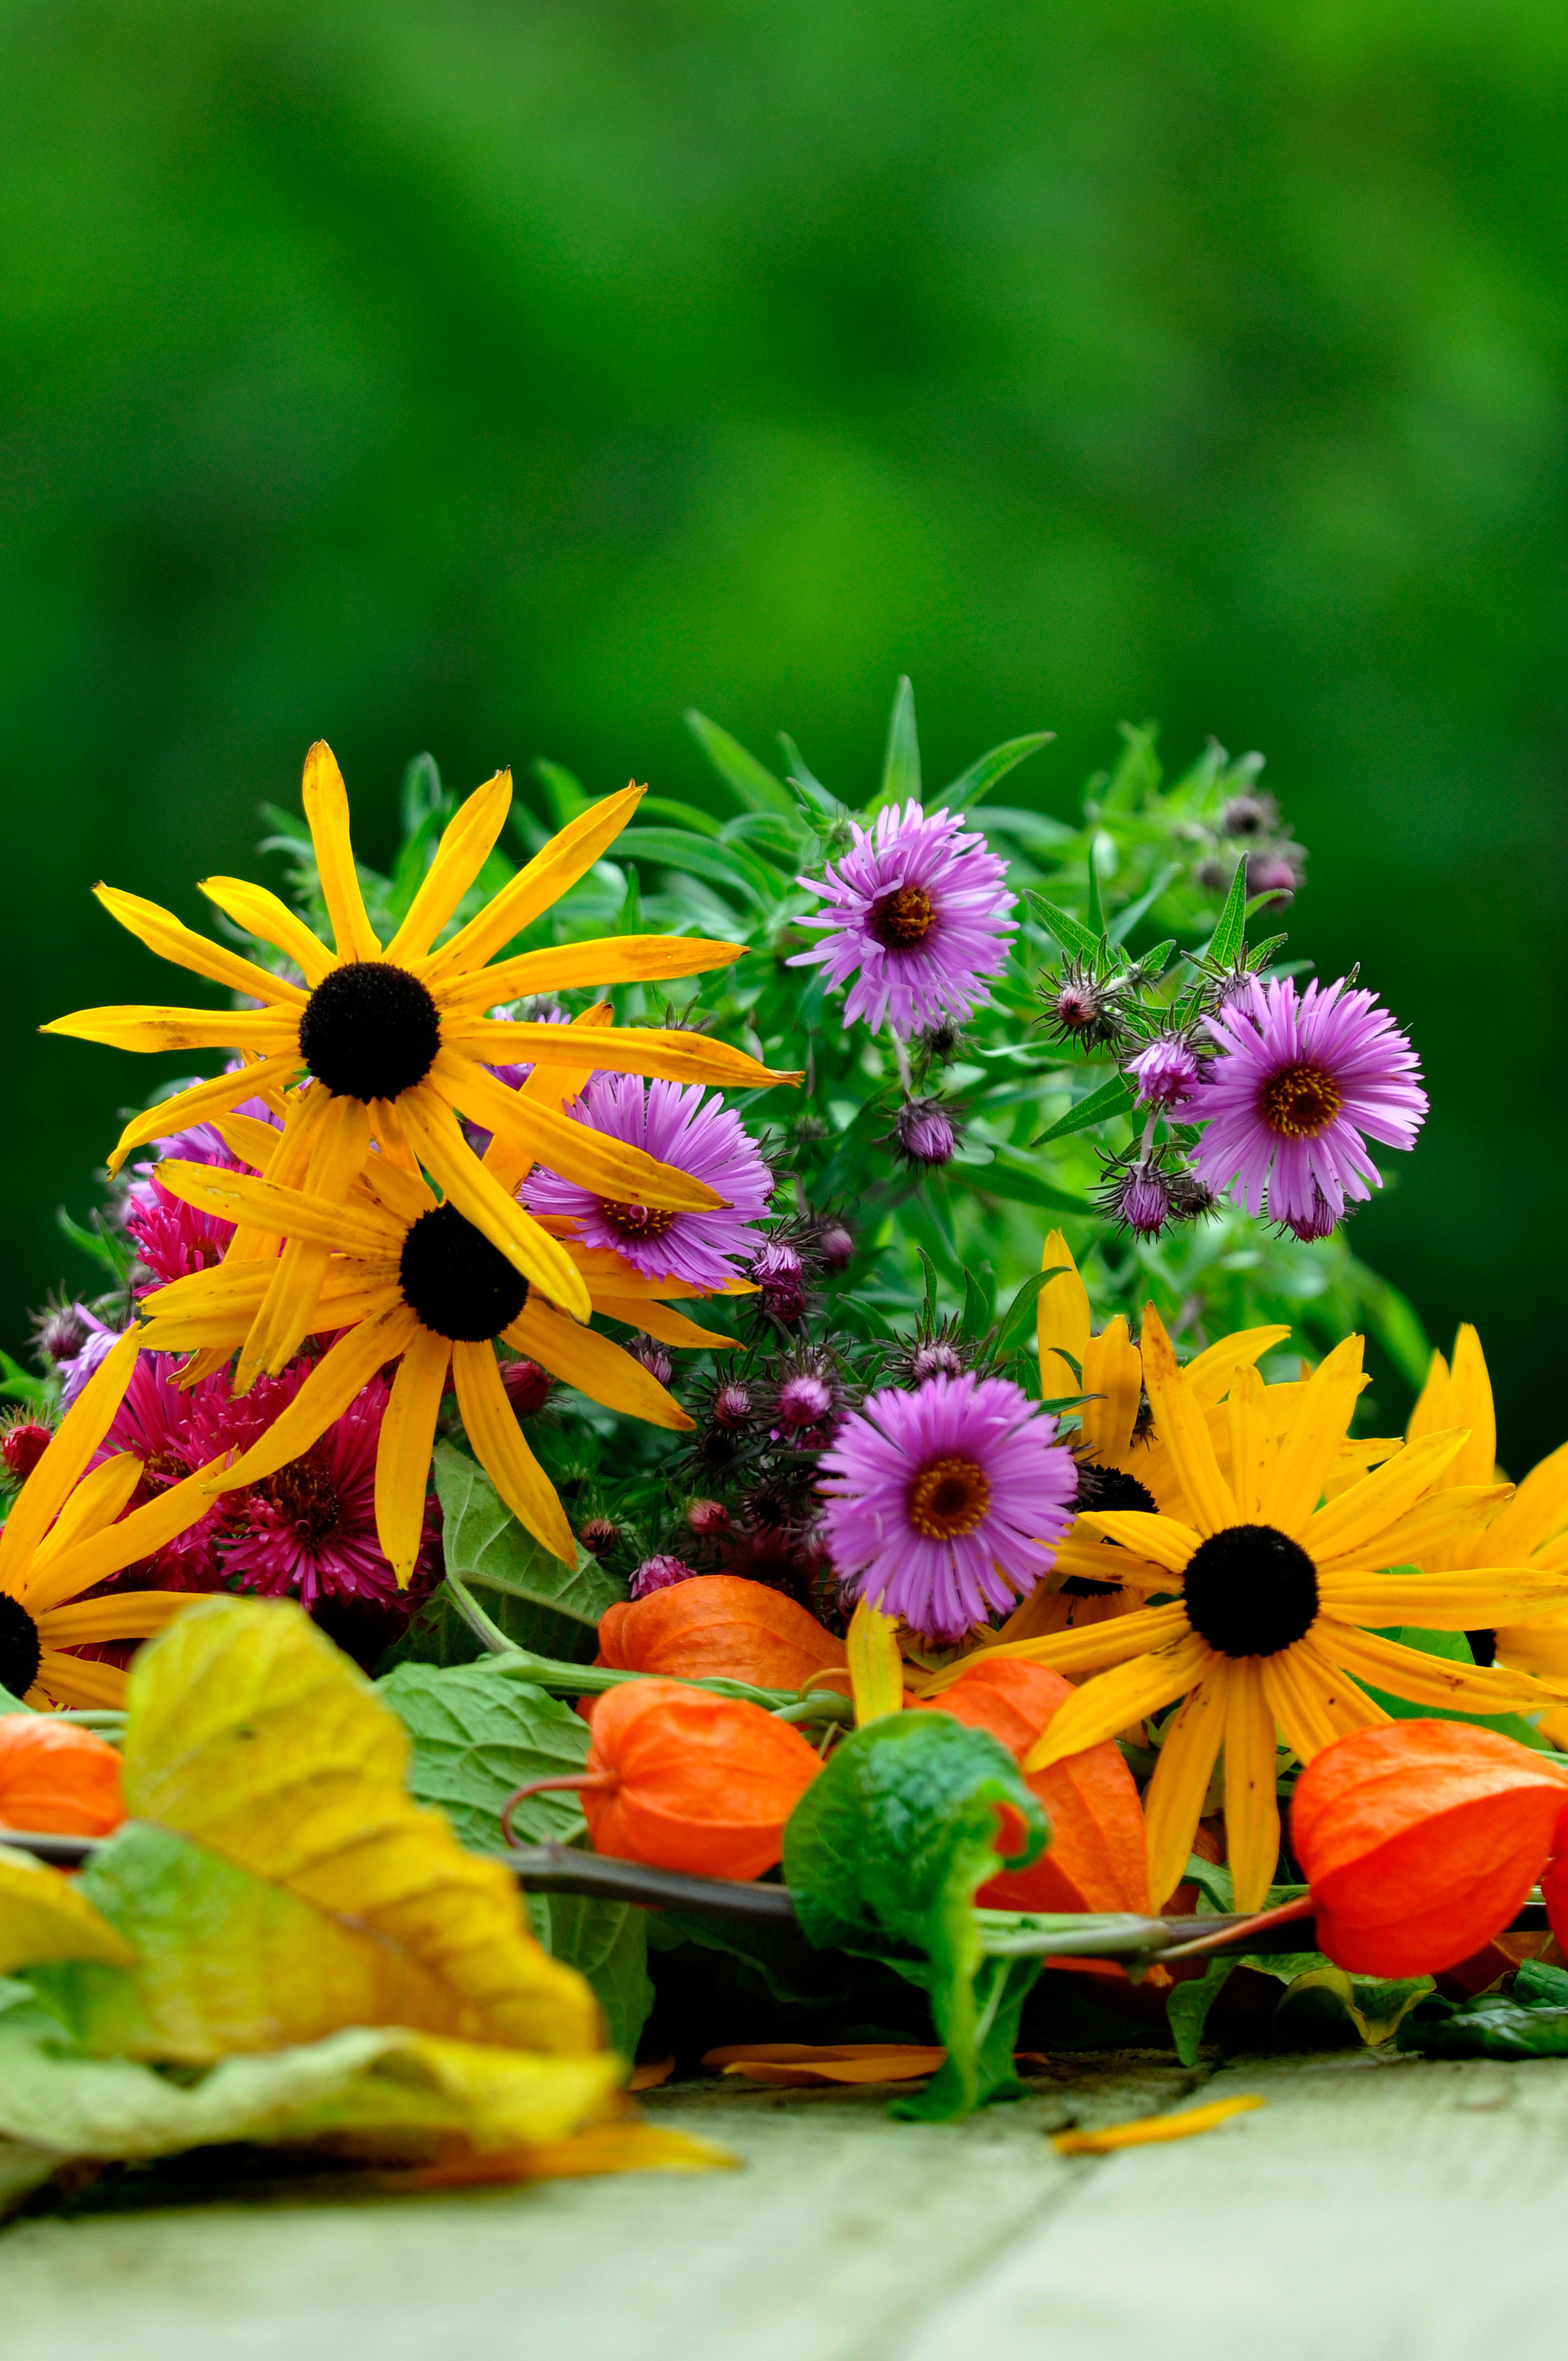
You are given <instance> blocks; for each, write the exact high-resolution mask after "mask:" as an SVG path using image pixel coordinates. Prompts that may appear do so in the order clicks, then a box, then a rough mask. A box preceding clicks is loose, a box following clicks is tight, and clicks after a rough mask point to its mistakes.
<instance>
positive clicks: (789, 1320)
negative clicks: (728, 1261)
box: [751, 1238, 806, 1328]
mask: <svg viewBox="0 0 1568 2361" xmlns="http://www.w3.org/2000/svg"><path fill="white" fill-rule="evenodd" d="M751 1277H752V1278H753V1279H755V1280H756V1282H757V1285H758V1287H759V1289H760V1290H761V1293H760V1294H759V1295H758V1298H757V1308H758V1310H759V1311H760V1312H762V1314H763V1315H764V1317H766V1318H767V1319H770V1320H776V1321H777V1322H778V1323H779V1324H780V1325H781V1326H782V1327H785V1328H793V1327H795V1325H796V1324H797V1323H799V1322H800V1321H802V1320H804V1319H805V1317H806V1269H805V1266H804V1265H803V1263H802V1262H801V1259H800V1256H799V1254H798V1253H797V1252H796V1250H795V1247H794V1246H791V1245H790V1244H789V1242H788V1240H787V1239H784V1238H770V1239H769V1241H768V1243H767V1245H766V1246H764V1247H763V1248H762V1252H761V1253H760V1254H758V1255H756V1256H755V1257H753V1258H752V1262H751Z"/></svg>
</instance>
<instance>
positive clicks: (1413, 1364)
mask: <svg viewBox="0 0 1568 2361" xmlns="http://www.w3.org/2000/svg"><path fill="white" fill-rule="evenodd" d="M1347 1277H1348V1278H1349V1279H1350V1282H1351V1285H1352V1286H1353V1287H1354V1290H1355V1294H1356V1302H1357V1307H1358V1309H1359V1312H1360V1314H1361V1317H1362V1319H1363V1320H1364V1321H1365V1323H1366V1325H1367V1327H1368V1328H1369V1329H1370V1330H1371V1332H1372V1334H1373V1335H1374V1336H1376V1339H1377V1342H1378V1343H1379V1344H1380V1345H1382V1347H1383V1350H1384V1351H1385V1352H1386V1353H1387V1356H1388V1358H1389V1359H1390V1360H1391V1361H1392V1362H1393V1364H1394V1367H1396V1368H1397V1369H1398V1372H1399V1375H1400V1376H1401V1377H1402V1378H1404V1380H1405V1382H1406V1384H1407V1385H1409V1386H1413V1387H1414V1388H1415V1389H1416V1391H1417V1392H1418V1393H1419V1392H1420V1389H1421V1388H1422V1387H1423V1386H1424V1385H1425V1383H1426V1381H1427V1376H1428V1373H1429V1371H1430V1370H1431V1350H1432V1348H1431V1342H1430V1340H1429V1339H1428V1336H1427V1333H1426V1330H1425V1329H1424V1328H1423V1327H1422V1325H1421V1322H1420V1313H1419V1312H1417V1310H1416V1307H1415V1305H1414V1304H1413V1303H1412V1302H1411V1301H1410V1300H1409V1297H1408V1296H1405V1295H1401V1294H1400V1292H1399V1290H1398V1288H1397V1287H1394V1286H1392V1285H1391V1284H1390V1283H1389V1281H1388V1280H1387V1279H1382V1278H1380V1277H1379V1276H1378V1274H1377V1272H1376V1271H1375V1270H1369V1269H1368V1268H1367V1267H1366V1265H1365V1263H1364V1262H1358V1261H1357V1260H1356V1259H1355V1258H1354V1256H1353V1257H1352V1258H1351V1263H1350V1268H1349V1271H1348V1273H1347Z"/></svg>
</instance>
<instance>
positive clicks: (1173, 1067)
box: [1127, 1034, 1198, 1112]
mask: <svg viewBox="0 0 1568 2361" xmlns="http://www.w3.org/2000/svg"><path fill="white" fill-rule="evenodd" d="M1127 1071H1128V1073H1129V1074H1130V1075H1131V1076H1132V1078H1133V1080H1134V1082H1135V1083H1136V1085H1137V1093H1138V1102H1139V1104H1140V1105H1142V1106H1146V1107H1158V1108H1159V1109H1160V1110H1161V1111H1162V1112H1164V1111H1166V1110H1167V1109H1168V1108H1170V1107H1173V1106H1175V1105H1177V1104H1179V1101H1180V1100H1182V1099H1184V1098H1186V1096H1187V1095H1188V1093H1189V1092H1190V1090H1191V1089H1192V1088H1193V1085H1194V1084H1195V1083H1196V1082H1197V1080H1198V1054H1197V1052H1196V1050H1195V1049H1192V1048H1191V1046H1190V1044H1189V1043H1188V1042H1186V1041H1182V1040H1179V1039H1178V1038H1176V1036H1174V1035H1172V1034H1166V1035H1164V1036H1162V1038H1160V1039H1159V1040H1157V1041H1151V1042H1150V1043H1149V1046H1148V1048H1147V1049H1143V1050H1140V1051H1139V1053H1138V1055H1137V1056H1136V1057H1135V1058H1134V1059H1132V1060H1129V1062H1128V1066H1127Z"/></svg>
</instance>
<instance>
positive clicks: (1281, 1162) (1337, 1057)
mask: <svg viewBox="0 0 1568 2361" xmlns="http://www.w3.org/2000/svg"><path fill="white" fill-rule="evenodd" d="M1208 1022H1209V1029H1210V1031H1211V1032H1212V1035H1213V1036H1214V1039H1215V1041H1216V1043H1217V1044H1218V1046H1219V1049H1220V1055H1219V1056H1218V1057H1217V1058H1216V1059H1215V1060H1213V1062H1212V1064H1211V1065H1210V1066H1209V1068H1208V1071H1207V1072H1206V1074H1205V1075H1204V1077H1203V1079H1202V1080H1201V1082H1199V1083H1198V1085H1197V1087H1196V1089H1195V1090H1194V1091H1192V1093H1190V1096H1189V1097H1187V1098H1186V1099H1185V1100H1183V1101H1182V1103H1181V1104H1180V1105H1179V1108H1178V1109H1177V1113H1178V1115H1179V1116H1180V1117H1181V1119H1182V1120H1183V1121H1185V1122H1188V1123H1201V1124H1203V1125H1204V1126H1206V1127H1205V1130H1204V1133H1203V1137H1202V1138H1201V1140H1200V1142H1199V1144H1198V1146H1197V1148H1195V1149H1194V1150H1193V1151H1192V1160H1193V1162H1194V1164H1195V1166H1196V1167H1197V1170H1198V1171H1199V1173H1200V1175H1201V1178H1202V1179H1203V1180H1205V1181H1207V1182H1208V1184H1209V1185H1210V1187H1211V1188H1215V1189H1231V1190H1233V1191H1234V1195H1235V1196H1236V1198H1237V1200H1238V1202H1240V1203H1242V1204H1244V1205H1245V1207H1246V1210H1247V1212H1248V1213H1257V1212H1258V1211H1259V1210H1260V1209H1261V1207H1262V1205H1263V1202H1264V1191H1265V1189H1266V1190H1267V1199H1268V1213H1269V1215H1270V1217H1271V1219H1273V1220H1275V1221H1278V1222H1284V1223H1286V1224H1288V1225H1289V1226H1291V1227H1292V1228H1296V1229H1298V1232H1299V1235H1309V1236H1321V1235H1323V1231H1324V1225H1325V1222H1326V1223H1327V1224H1328V1225H1329V1226H1332V1223H1333V1222H1337V1221H1338V1220H1339V1219H1340V1218H1341V1216H1342V1215H1343V1212H1344V1206H1345V1200H1346V1198H1347V1197H1348V1198H1351V1199H1352V1200H1362V1199H1365V1198H1366V1197H1368V1196H1369V1195H1370V1194H1371V1189H1370V1188H1369V1187H1368V1185H1367V1184H1368V1182H1370V1183H1371V1184H1372V1188H1377V1187H1380V1186H1381V1185H1382V1176H1381V1174H1380V1173H1379V1172H1378V1170H1377V1168H1376V1165H1375V1164H1374V1163H1373V1161H1372V1159H1371V1157H1370V1156H1369V1155H1368V1154H1367V1152H1366V1136H1369V1137H1372V1138H1373V1139H1379V1140H1382V1141H1383V1142H1384V1143H1385V1145H1387V1147H1389V1148H1413V1147H1414V1145H1415V1138H1416V1134H1417V1132H1418V1131H1419V1130H1420V1126H1421V1124H1422V1122H1423V1121H1424V1120H1425V1116H1426V1111H1427V1094H1426V1093H1425V1091H1423V1090H1422V1089H1421V1087H1420V1064H1419V1062H1418V1060H1417V1058H1416V1054H1415V1051H1414V1050H1413V1049H1411V1047H1410V1044H1409V1037H1408V1036H1407V1035H1406V1034H1404V1033H1402V1032H1401V1031H1400V1030H1399V1028H1398V1026H1397V1025H1396V1024H1395V1022H1394V1020H1393V1018H1392V1017H1391V1016H1389V1014H1388V1012H1387V1009H1386V1008H1384V1007H1382V1006H1381V1005H1380V1004H1379V1003H1378V1001H1377V999H1376V996H1375V995H1374V994H1372V993H1370V992H1358V991H1353V990H1351V989H1349V988H1348V987H1347V985H1346V983H1345V982H1344V980H1343V978H1342V979H1341V980H1340V982H1339V983H1332V984H1330V985H1329V986H1328V988H1327V990H1326V991H1325V990H1324V989H1323V988H1322V987H1321V986H1320V985H1319V984H1317V983H1310V984H1309V985H1308V986H1307V989H1306V991H1305V992H1304V993H1302V994H1298V992H1297V990H1296V983H1295V979H1294V977H1292V976H1284V977H1280V978H1277V979H1276V980H1275V981H1274V982H1273V983H1267V984H1264V983H1257V982H1255V981H1254V982H1253V983H1250V984H1248V985H1247V986H1246V987H1245V989H1244V990H1243V991H1241V992H1239V993H1238V994H1236V995H1235V997H1234V999H1233V1000H1232V1001H1231V1002H1230V1003H1229V1004H1228V1005H1226V1006H1225V1007H1223V1008H1222V1009H1221V1010H1220V1011H1219V1012H1218V1014H1217V1015H1215V1016H1212V1017H1211V1018H1210V1019H1209V1020H1208ZM1364 1135H1365V1136H1364Z"/></svg>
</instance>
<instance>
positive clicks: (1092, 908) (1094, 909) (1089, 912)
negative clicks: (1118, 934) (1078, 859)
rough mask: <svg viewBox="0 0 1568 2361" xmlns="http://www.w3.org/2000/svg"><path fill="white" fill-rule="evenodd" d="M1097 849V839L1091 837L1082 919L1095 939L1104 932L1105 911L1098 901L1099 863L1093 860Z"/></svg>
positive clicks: (1098, 841) (1098, 844) (1098, 845)
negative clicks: (1086, 901)
mask: <svg viewBox="0 0 1568 2361" xmlns="http://www.w3.org/2000/svg"><path fill="white" fill-rule="evenodd" d="M1099 849H1100V839H1099V837H1098V836H1091V838H1090V840H1089V901H1088V906H1087V907H1086V909H1085V911H1084V917H1085V918H1086V920H1087V921H1088V925H1089V931H1090V933H1091V935H1093V936H1095V937H1096V938H1097V939H1098V938H1100V937H1102V936H1103V934H1104V932H1105V910H1104V906H1103V904H1102V901H1101V899H1100V863H1099V862H1098V860H1097V859H1096V858H1095V855H1096V854H1097V852H1098V851H1099Z"/></svg>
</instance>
